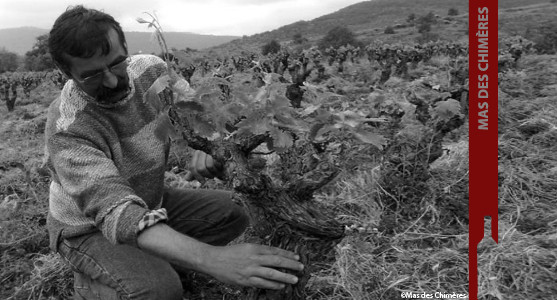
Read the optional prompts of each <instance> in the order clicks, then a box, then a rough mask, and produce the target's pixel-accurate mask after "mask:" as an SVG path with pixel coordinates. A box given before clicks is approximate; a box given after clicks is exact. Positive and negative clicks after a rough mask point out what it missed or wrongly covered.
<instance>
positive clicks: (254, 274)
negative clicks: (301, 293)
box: [202, 244, 304, 290]
mask: <svg viewBox="0 0 557 300" xmlns="http://www.w3.org/2000/svg"><path fill="white" fill-rule="evenodd" d="M205 258H206V259H207V261H206V262H205V263H204V266H203V268H202V271H203V272H206V273H207V274H209V275H211V276H213V277H215V278H216V279H218V280H219V281H221V282H224V283H228V284H234V285H241V286H250V287H257V288H263V289H275V290H278V289H282V288H284V287H285V284H295V283H297V282H298V278H297V277H296V276H294V275H292V274H287V273H284V272H281V271H278V270H277V268H284V269H290V270H293V271H301V270H303V268H304V265H302V264H301V263H300V262H299V261H298V259H299V257H298V255H296V254H295V253H293V252H290V251H286V250H283V249H280V248H274V247H268V246H263V245H255V244H239V245H232V246H225V247H213V248H211V250H210V251H209V252H208V253H207V255H206V256H205Z"/></svg>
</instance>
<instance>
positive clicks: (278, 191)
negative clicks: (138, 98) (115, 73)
mask: <svg viewBox="0 0 557 300" xmlns="http://www.w3.org/2000/svg"><path fill="white" fill-rule="evenodd" d="M183 128H184V130H183V132H182V135H183V137H184V139H185V140H186V141H187V142H188V144H189V146H190V147H192V148H194V149H197V150H201V151H204V152H206V153H208V154H210V155H211V156H212V157H213V158H214V159H215V160H217V161H219V162H221V163H222V164H223V165H224V175H223V177H222V179H223V180H224V181H225V182H227V183H228V184H229V185H230V186H231V188H233V189H234V191H235V192H236V195H235V198H236V200H238V201H240V202H241V203H243V204H244V206H245V208H246V210H247V211H248V213H249V215H250V217H251V219H252V224H251V225H252V227H253V230H254V232H255V234H256V236H257V237H258V239H259V242H260V243H263V244H267V245H270V246H274V247H279V248H283V249H286V250H290V251H293V252H296V253H298V254H299V255H300V257H301V262H302V263H304V265H305V268H304V270H303V271H302V272H299V273H297V274H296V275H297V276H298V277H299V279H300V280H299V281H298V283H297V284H295V285H293V286H288V287H287V288H285V289H283V290H279V291H275V290H263V289H253V288H250V289H245V290H244V295H242V296H241V297H242V299H258V300H259V299H270V300H273V299H276V300H283V299H292V300H296V299H305V286H306V284H307V282H308V279H309V278H310V274H311V272H312V271H315V269H316V266H317V265H319V263H320V262H324V261H326V260H327V259H330V257H331V254H332V253H333V250H334V248H335V245H336V244H337V243H338V242H339V241H340V239H341V238H342V237H343V236H344V226H343V225H342V224H340V223H339V222H338V221H337V220H336V219H335V218H334V215H333V214H332V212H330V211H329V210H328V209H327V208H326V207H325V206H324V205H320V203H318V202H317V201H315V200H314V199H313V194H314V191H316V190H317V189H319V188H320V187H322V186H323V185H325V184H326V183H328V182H330V180H332V179H333V178H334V177H335V175H336V174H337V170H336V168H334V167H333V166H332V165H331V164H329V163H326V162H323V163H314V164H312V165H311V167H309V168H308V167H307V166H306V168H305V170H304V172H303V174H301V173H298V174H300V176H294V172H295V171H291V172H292V174H282V175H281V176H282V177H283V178H288V177H289V176H290V177H291V178H294V177H295V180H290V181H283V182H282V183H277V182H276V181H273V180H272V179H271V177H270V176H268V175H267V174H265V173H264V172H262V169H261V167H258V168H255V167H253V165H252V164H250V162H249V157H250V153H251V152H252V151H253V150H254V149H255V148H256V147H257V146H258V145H260V144H261V143H263V142H265V141H266V139H267V138H266V137H265V136H264V135H261V136H251V137H249V138H247V139H245V140H243V141H235V142H232V141H227V140H219V141H218V142H214V141H209V140H207V139H204V138H201V137H199V136H196V135H195V134H194V133H193V131H191V130H188V129H187V126H186V127H183ZM305 149H311V147H303V148H302V149H301V150H300V151H301V152H304V151H305ZM290 154H292V153H290ZM285 155H289V154H285ZM298 158H299V157H287V158H286V160H296V159H298ZM285 171H288V168H287V169H285ZM287 272H290V271H287Z"/></svg>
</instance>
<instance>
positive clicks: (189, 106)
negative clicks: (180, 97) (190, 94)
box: [176, 101, 204, 112]
mask: <svg viewBox="0 0 557 300" xmlns="http://www.w3.org/2000/svg"><path fill="white" fill-rule="evenodd" d="M176 107H177V108H178V109H179V110H185V111H189V112H192V111H197V112H202V111H204V109H203V105H201V104H199V103H197V102H195V101H180V102H176Z"/></svg>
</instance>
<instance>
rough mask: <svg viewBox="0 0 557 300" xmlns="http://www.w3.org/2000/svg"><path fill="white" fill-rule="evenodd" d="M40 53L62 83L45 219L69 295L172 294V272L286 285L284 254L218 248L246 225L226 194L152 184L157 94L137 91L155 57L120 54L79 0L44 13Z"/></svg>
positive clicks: (158, 154)
mask: <svg viewBox="0 0 557 300" xmlns="http://www.w3.org/2000/svg"><path fill="white" fill-rule="evenodd" d="M49 49H50V53H51V56H52V58H53V60H54V61H55V63H56V64H57V66H58V68H59V69H60V70H61V71H62V72H63V73H64V74H65V75H66V76H67V77H68V78H70V79H71V80H68V82H67V83H66V85H65V86H64V89H63V90H62V92H61V95H60V97H59V98H58V99H56V100H55V101H54V102H53V103H52V104H51V105H50V108H49V112H48V121H47V126H46V131H45V138H46V148H45V149H46V150H45V152H46V153H45V162H46V165H47V166H48V168H49V170H50V171H51V174H52V182H51V185H50V196H49V203H50V204H49V215H48V225H47V226H48V230H49V234H50V240H51V247H52V249H53V250H55V251H57V252H59V253H60V254H61V255H62V256H63V257H64V258H65V259H66V260H67V261H68V263H69V264H70V265H71V267H72V269H73V270H74V272H75V274H76V279H77V280H76V283H75V292H76V296H77V297H78V298H79V297H82V298H85V299H90V298H94V299H103V300H105V299H181V294H182V286H181V281H180V277H179V275H178V274H179V273H178V272H177V271H176V270H178V271H182V270H184V269H185V270H193V271H197V272H202V273H205V274H208V275H210V276H213V277H215V278H216V279H218V280H220V281H222V282H224V283H229V284H234V285H242V286H252V287H259V288H266V289H281V288H284V287H285V285H286V284H294V283H296V282H297V278H296V277H295V276H293V275H290V274H287V273H284V272H281V271H278V270H277V268H285V269H290V270H301V269H302V268H303V265H302V264H301V263H300V262H299V261H298V259H299V258H298V256H297V255H296V254H295V253H292V252H289V251H285V250H282V249H278V248H273V247H267V246H262V245H254V244H238V245H232V246H226V245H227V244H228V243H229V242H230V241H231V240H233V239H234V238H236V237H237V236H239V235H240V234H241V233H242V232H243V231H244V229H245V228H246V226H247V223H248V221H247V217H246V214H245V213H244V211H243V210H242V208H241V207H240V206H238V205H236V204H235V203H234V202H232V201H231V193H230V192H226V191H208V190H190V191H187V190H170V189H165V188H164V187H163V180H164V170H165V164H166V161H167V158H168V151H169V139H168V138H161V137H160V135H157V134H155V133H156V132H157V128H158V126H160V125H161V124H160V123H159V121H158V120H159V119H158V118H157V116H158V114H159V111H158V110H157V107H158V106H157V105H154V103H155V102H156V101H159V99H147V101H144V100H143V95H144V93H145V92H146V90H147V89H148V88H149V87H150V86H151V84H152V83H153V82H154V81H155V80H156V79H157V78H158V77H159V76H161V75H163V74H164V72H165V71H166V66H165V64H164V61H162V60H161V59H159V58H158V57H156V56H152V55H135V56H131V57H130V56H128V51H127V45H126V41H125V38H124V34H123V32H122V29H121V27H120V25H119V24H118V22H116V21H115V20H114V19H113V18H112V17H111V16H110V15H107V14H105V13H103V12H100V11H97V10H93V9H87V8H84V7H82V6H76V7H72V8H69V9H68V10H67V11H66V12H64V13H63V14H62V15H60V17H59V18H58V19H57V20H56V22H55V23H54V25H53V28H52V30H51V31H50V37H49ZM192 165H193V166H195V170H194V173H197V174H201V175H203V176H205V177H212V176H214V174H215V173H216V172H218V169H217V168H216V167H215V163H214V162H213V160H212V158H211V157H210V156H208V155H207V154H205V153H202V152H197V153H196V155H194V161H193V162H192ZM180 273H181V272H180Z"/></svg>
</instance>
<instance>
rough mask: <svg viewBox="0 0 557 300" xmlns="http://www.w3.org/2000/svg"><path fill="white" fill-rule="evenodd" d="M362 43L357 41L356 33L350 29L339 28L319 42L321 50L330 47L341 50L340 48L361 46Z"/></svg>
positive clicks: (331, 31) (330, 31) (332, 30)
mask: <svg viewBox="0 0 557 300" xmlns="http://www.w3.org/2000/svg"><path fill="white" fill-rule="evenodd" d="M360 44H361V42H360V41H358V40H357V39H356V37H355V36H354V33H353V32H352V31H350V29H348V28H346V27H343V26H337V27H335V28H333V29H331V30H329V32H328V33H327V34H326V35H325V36H324V37H323V39H321V41H320V42H319V48H320V49H322V50H324V49H327V48H329V47H333V48H339V47H340V46H346V45H352V46H354V47H357V46H360Z"/></svg>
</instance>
